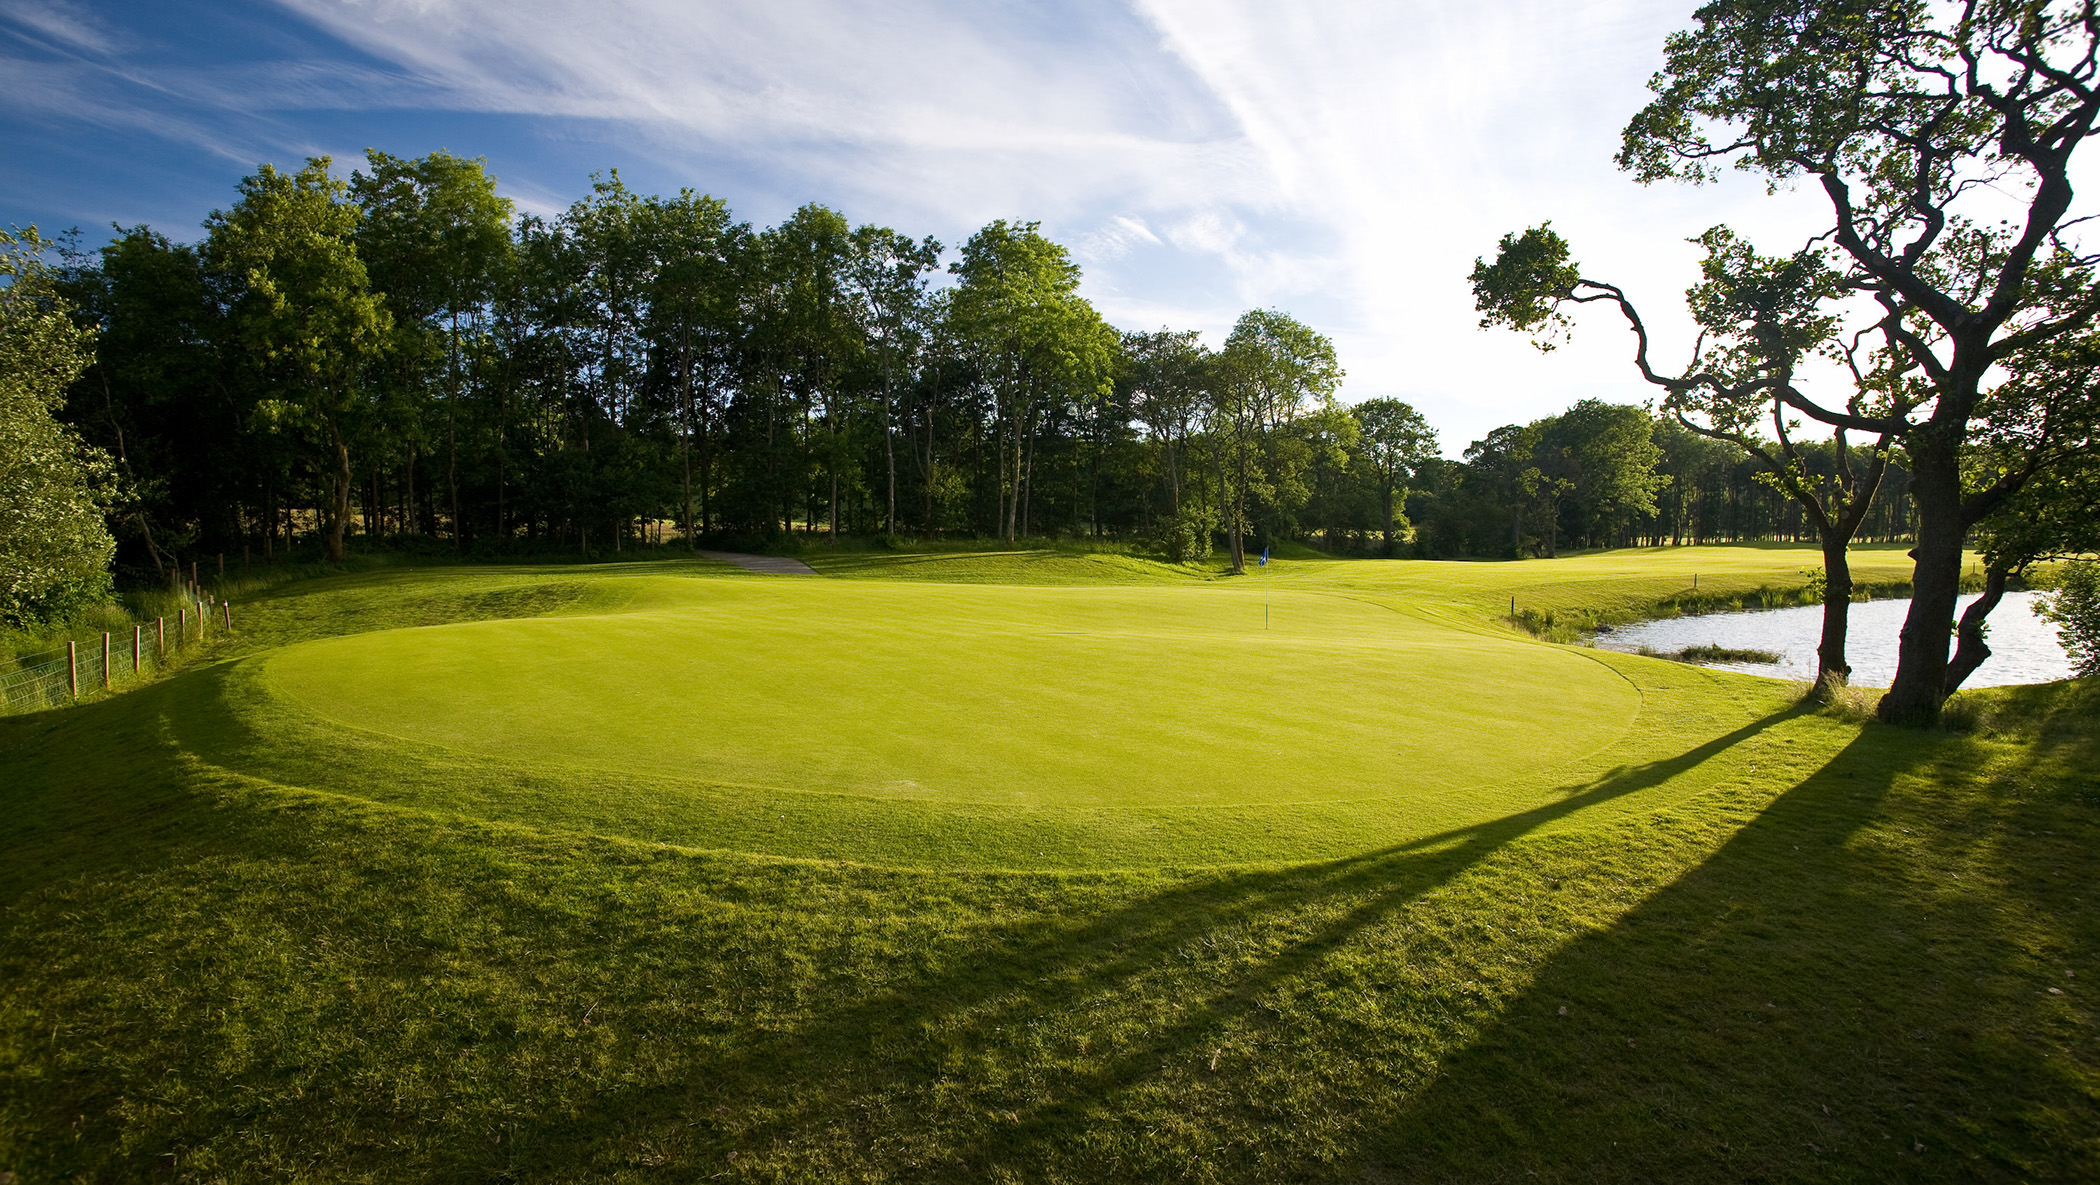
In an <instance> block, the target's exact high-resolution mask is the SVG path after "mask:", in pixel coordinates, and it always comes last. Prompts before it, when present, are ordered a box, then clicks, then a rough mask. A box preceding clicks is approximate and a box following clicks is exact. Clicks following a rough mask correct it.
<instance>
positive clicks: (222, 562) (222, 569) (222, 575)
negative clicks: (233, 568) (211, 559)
mask: <svg viewBox="0 0 2100 1185" xmlns="http://www.w3.org/2000/svg"><path fill="white" fill-rule="evenodd" d="M219 579H220V580H224V579H226V553H225V552H223V551H222V552H220V553H219Z"/></svg>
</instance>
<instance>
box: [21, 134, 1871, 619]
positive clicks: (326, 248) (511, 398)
mask: <svg viewBox="0 0 2100 1185" xmlns="http://www.w3.org/2000/svg"><path fill="white" fill-rule="evenodd" d="M232 199H233V200H232V201H231V203H230V204H229V205H228V207H227V208H226V209H223V210H219V211H214V212H213V213H211V214H210V216H209V217H208V218H207V219H206V220H205V222H204V230H205V233H204V235H203V237H202V238H201V239H200V240H198V241H196V242H190V243H185V242H181V241H178V240H177V239H175V238H172V237H170V236H169V235H167V234H165V233H162V232H160V231H157V230H154V229H152V228H149V227H145V226H140V227H135V228H130V229H121V228H120V229H119V230H118V231H117V233H116V236H115V237H114V238H113V239H112V240H111V241H110V242H108V243H107V244H106V245H104V246H102V247H100V248H99V249H95V250H88V249H86V248H85V247H84V245H83V244H82V243H81V242H80V241H79V240H78V239H77V238H74V239H71V240H68V241H66V242H65V243H64V244H63V245H64V246H65V248H66V249H65V251H64V254H63V259H64V264H63V266H62V267H59V268H57V269H55V270H54V271H53V273H52V283H51V291H52V292H53V293H54V294H55V295H54V296H53V298H52V299H53V301H54V303H56V304H57V305H59V306H61V307H64V308H65V309H67V310H68V311H69V312H70V315H71V316H72V317H73V318H74V320H75V322H76V324H77V325H79V326H80V327H81V328H83V329H85V330H89V331H91V332H92V336H91V338H86V340H88V341H91V345H90V346H89V347H88V348H89V349H90V350H91V356H90V357H89V358H88V359H87V360H86V363H87V364H86V365H85V367H84V369H82V370H81V371H80V372H79V376H78V378H77V379H75V380H74V381H72V383H71V385H70V387H69V389H68V391H67V394H66V396H65V398H64V401H63V406H62V408H60V409H59V412H58V414H59V416H60V418H61V419H62V420H64V421H65V422H66V423H68V424H70V425H71V426H72V427H73V428H74V429H75V430H76V431H77V432H78V434H79V435H80V436H81V437H82V438H84V440H85V441H86V442H87V443H88V444H90V445H92V446H94V448H95V449H97V450H99V451H100V453H101V454H103V455H105V457H106V460H107V465H106V467H105V468H106V471H107V472H106V481H105V485H106V487H107V488H106V489H105V490H104V492H103V495H102V496H103V498H104V503H105V506H106V510H107V513H108V521H109V522H110V524H111V527H112V530H113V532H114V534H115V536H116V540H117V545H118V551H117V557H118V565H119V568H120V570H126V571H130V572H132V573H133V574H134V575H136V576H139V577H141V578H147V577H152V576H157V575H160V574H164V573H165V572H167V571H169V570H170V569H171V567H172V565H173V564H174V563H175V562H176V561H177V560H178V559H179V558H181V557H185V556H190V557H193V556H195V555H196V554H199V553H205V554H209V553H214V552H218V553H224V552H236V553H238V552H241V551H243V550H244V549H246V550H247V551H248V552H249V553H250V554H253V555H255V556H257V557H269V556H278V555H282V554H285V553H288V552H294V551H303V550H308V549H315V550H319V551H320V552H323V553H325V554H327V555H328V556H331V557H335V556H340V555H341V554H342V552H343V550H344V549H345V548H346V547H359V548H362V547H381V546H420V547H429V548H457V549H460V550H463V551H471V552H476V553H490V552H498V551H504V550H543V549H555V548H560V549H566V550H571V551H582V552H587V553H600V552H603V553H613V552H619V551H622V550H625V549H629V548H632V547H634V546H636V545H637V544H644V543H647V544H662V543H669V542H680V541H700V540H712V541H718V542H729V543H737V544H744V545H754V546H756V545H763V544H765V543H767V542H769V541H777V540H779V538H780V537H781V536H783V535H786V534H789V533H794V534H798V535H806V536H815V537H817V538H818V539H823V538H833V539H836V538H841V537H845V536H899V535H908V536H916V537H940V536H974V537H985V538H1000V539H1005V540H1018V539H1021V538H1024V537H1042V536H1088V537H1099V538H1108V539H1116V540H1124V541H1128V542H1130V543H1132V544H1133V545H1136V546H1141V547H1145V548H1148V549H1152V550H1155V551H1157V552H1159V553H1162V554H1166V555H1168V556H1170V557H1172V558H1174V559H1177V560H1179V559H1191V558H1198V557H1201V556H1206V555H1210V554H1213V553H1214V551H1220V550H1222V551H1223V552H1224V553H1225V554H1226V555H1227V556H1228V557H1229V558H1230V560H1231V562H1232V563H1233V564H1234V566H1239V565H1240V564H1241V563H1242V562H1243V560H1244V556H1245V555H1246V553H1247V551H1248V549H1249V548H1250V547H1252V548H1254V549H1256V550H1258V549H1259V548H1260V547H1262V546H1265V545H1267V544H1268V543H1269V542H1271V541H1273V540H1278V539H1289V538H1294V539H1301V540H1307V541H1310V542H1314V543H1316V544H1317V545H1319V546H1322V547H1325V548H1328V549H1331V550H1335V551H1339V552H1348V553H1359V554H1363V553H1375V554H1408V555H1422V556H1453V557H1456V556H1482V557H1485V556H1514V555H1529V554H1541V555H1549V554H1553V553H1554V552H1555V551H1557V550H1560V549H1567V548H1576V547H1596V546H1614V545H1628V544H1642V543H1694V542H1708V541H1715V540H1742V539H1771V538H1786V539H1797V538H1804V539H1805V538H1813V537H1814V536H1813V528H1812V527H1811V526H1810V525H1809V524H1807V523H1804V522H1803V521H1802V518H1801V512H1800V508H1799V506H1798V505H1796V504H1795V503H1794V502H1792V501H1790V500H1789V499H1788V498H1787V497H1785V496H1784V495H1782V494H1781V493H1779V492H1777V491H1776V490H1775V489H1773V488H1772V487H1771V486H1770V485H1769V484H1768V483H1767V482H1765V481H1763V480H1760V478H1759V477H1758V468H1757V466H1756V465H1755V464H1753V463H1752V461H1751V460H1750V459H1749V458H1747V457H1746V456H1745V455H1744V453H1743V452H1742V450H1740V449H1737V448H1734V447H1732V446H1730V445H1727V444H1725V443H1723V442H1720V441H1716V440H1712V439H1707V438H1703V437H1701V436H1698V435H1695V434H1694V433H1692V432H1689V431H1686V430H1684V429H1683V428H1682V427H1681V426H1678V425H1676V424H1674V423H1672V422H1669V421H1666V420H1662V419H1658V418H1657V417H1656V416H1654V415H1652V414H1651V413H1650V412H1649V411H1648V410H1646V409H1645V408H1643V407H1640V406H1632V405H1611V404H1605V403H1600V402H1595V401H1583V402H1579V403H1576V404H1574V405H1573V406H1571V407H1569V408H1568V409H1567V410H1566V411H1564V412H1562V413H1561V414H1559V415H1555V416H1549V417H1547V418H1545V419H1541V420H1538V421H1535V422H1532V423H1528V424H1510V425H1507V426H1505V427H1502V428H1498V429H1496V430H1495V431H1493V432H1491V433H1489V434H1488V435H1487V436H1486V438H1484V439H1482V440H1478V441H1474V442H1472V443H1471V444H1470V445H1469V446H1468V447H1467V448H1466V449H1465V450H1464V459H1463V460H1461V461H1451V460H1446V459H1444V458H1443V456H1442V449H1441V447H1440V445H1439V442H1438V440H1437V436H1436V433H1435V431H1434V430H1433V429H1432V428H1431V426H1430V425H1429V424H1427V423H1426V422H1425V421H1424V419H1423V417H1422V416H1421V415H1420V414H1419V413H1417V411H1416V410H1415V409H1414V408H1412V407H1410V406H1409V405H1408V404H1406V403H1404V402H1401V401H1399V400H1397V399H1386V398H1377V399H1368V400H1364V401H1362V402H1358V403H1355V404H1353V405H1349V406H1343V405H1341V404H1340V403H1339V402H1338V401H1337V399H1336V398H1335V390H1336V388H1337V385H1338V383H1339V382H1340V380H1341V378H1342V376H1343V368H1342V363H1341V360H1340V359H1338V358H1337V357H1336V354H1335V350H1334V347H1333V345H1332V343H1331V342H1330V341H1329V340H1328V339H1327V338H1326V337H1325V336H1323V335H1322V334H1320V333H1319V332H1317V331H1316V330H1315V329H1314V328H1312V327H1310V326H1307V325H1305V324H1303V323H1301V322H1299V321H1298V320H1296V319H1294V318H1293V317H1291V316H1289V315H1288V314H1286V313H1283V312H1279V311H1276V310H1273V309H1257V310H1253V311H1250V312H1248V313H1246V314H1245V315H1244V316H1242V317H1241V318H1240V319H1239V322H1238V324H1237V325H1236V326H1235V327H1234V329H1233V331H1232V333H1231V335H1230V336H1229V337H1228V338H1227V339H1226V340H1225V342H1224V343H1223V344H1222V346H1221V347H1220V348H1216V349H1212V348H1208V347H1207V346H1206V345H1205V344H1203V342H1201V341H1200V340H1199V337H1198V335H1197V334H1196V333H1194V332H1193V331H1176V330H1174V329H1172V328H1162V329H1156V330H1154V329H1144V330H1119V329H1117V328H1115V327H1112V326H1110V325H1109V324H1107V323H1106V322H1105V321H1104V320H1103V319H1102V317H1101V316H1100V314H1099V313H1098V312H1097V311H1096V310H1095V309H1094V308H1093V307H1092V306H1091V305H1090V304H1089V303H1088V302H1087V300H1086V299H1085V298H1083V297H1082V296H1080V295H1079V284H1080V271H1079V268H1078V267H1077V266H1076V265H1075V264H1074V262H1073V260H1072V258H1071V255H1070V253H1069V252H1068V251H1067V250H1066V249H1065V248H1064V247H1062V246H1060V245H1058V244H1057V243H1054V242H1052V241H1050V240H1049V239H1047V238H1045V237H1044V236H1043V235H1042V234H1041V233H1040V231H1039V229H1038V226H1037V225H1036V224H1035V223H1030V222H1006V221H997V222H993V223H991V224H989V225H987V226H985V227H984V228H983V229H981V230H979V231H978V232H977V233H975V234H974V235H972V236H971V237H970V238H969V240H968V241H967V242H965V243H963V244H961V245H960V247H959V248H958V249H954V250H949V249H946V248H945V247H944V245H943V244H941V243H938V242H936V241H934V240H933V239H931V238H916V239H915V238H912V237H910V236H909V235H907V234H904V233H900V232H898V231H895V230H892V229H890V228H888V227H880V226H854V225H852V224H851V223H850V222H849V221H848V220H847V219H846V218H845V217H844V216H842V215H841V214H839V213H838V212H836V211H833V210H830V209H827V208H825V207H823V206H819V205H810V206H805V207H803V208H802V209H801V210H799V211H797V212H796V213H795V214H794V215H793V216H792V217H790V218H788V219H787V220H785V221H783V222H781V223H780V224H779V225H777V226H773V227H767V228H755V227H753V226H751V225H750V224H748V223H744V222H739V221H737V220H736V218H735V216H734V215H733V214H732V212H731V211H730V209H729V207H728V206H727V205H726V204H725V203H723V202H722V201H720V200H718V199H716V198H713V197H708V196H705V195H702V194H697V193H693V192H691V191H686V192H681V193H678V194H676V195H673V196H669V197H663V196H649V195H643V194H638V193H635V192H633V191H631V190H630V189H629V188H628V187H627V186H626V185H625V184H624V183H623V182H622V181H621V180H620V178H619V176H618V174H617V173H615V174H613V175H611V176H609V177H603V178H599V179H596V181H595V183H594V185H593V187H592V190H591V193H590V195H589V196H588V197H586V198H584V199H583V200H581V201H579V202H577V203H576V204H575V205H573V206H571V207H570V208H569V209H568V210H567V211H566V212H564V213H563V214H561V215H560V216H558V217H554V218H541V217H536V216H532V215H523V216H521V215H519V214H518V213H517V212H516V211H515V210H514V209H513V207H512V205H511V204H510V202H509V201H508V200H506V199H505V198H503V197H502V196H500V195H499V194H498V192H497V189H496V183H495V179H494V178H493V177H491V176H490V175H489V174H488V173H487V171H486V170H485V168H484V167H483V163H482V162H481V161H478V160H470V159H465V158H461V157H457V156H452V155H449V154H445V153H438V154H434V155H431V156H428V157H424V158H422V159H414V160H411V159H403V158H398V157H393V156H389V155H386V154H384V153H380V152H372V153H370V154H369V155H368V159H367V160H366V162H365V164H364V165H363V167H361V168H358V169H356V170H355V171H353V172H351V173H350V175H349V177H348V178H347V180H346V179H344V178H342V177H341V176H340V175H339V174H338V173H337V172H336V171H334V170H333V169H332V168H331V162H329V161H328V160H326V159H316V160H313V161H310V162H308V163H307V164H306V165H305V167H303V168H301V169H299V170H297V171H296V172H283V171H279V170H277V169H275V168H272V167H270V166H264V167H262V168H261V169H260V170H259V171H258V172H257V173H256V174H255V175H253V176H251V177H248V178H246V179H244V180H242V181H241V182H240V183H239V185H238V187H237V189H236V190H235V192H234V193H233V195H232ZM1831 447H1832V446H1830V445H1827V444H1826V445H1824V446H1822V448H1821V451H1818V449H1817V448H1816V446H1813V445H1810V446H1806V451H1805V456H1806V458H1807V463H1808V464H1809V465H1810V466H1811V467H1813V466H1817V465H1820V466H1823V467H1825V468H1828V467H1830V466H1831V465H1832V463H1833V460H1834V458H1833V456H1832V455H1830V449H1831ZM1904 491H1905V474H1904V473H1903V472H1902V471H1901V469H1900V468H1897V469H1894V470H1893V471H1892V472H1891V473H1890V474H1889V476H1888V478H1887V479H1886V480H1885V481H1884V482H1883V483H1882V486H1881V488H1880V490H1879V492H1878V493H1877V494H1876V495H1875V506H1874V508H1873V511H1872V512H1871V513H1870V514H1869V515H1868V516H1867V518H1866V520H1865V523H1864V524H1863V526H1862V528H1861V530H1860V533H1859V534H1860V537H1861V538H1863V539H1892V538H1901V537H1904V536H1905V535H1906V534H1907V533H1908V532H1909V531H1910V530H1911V525H1912V524H1911V523H1910V521H1909V518H1908V513H1907V502H1906V499H1905V498H1904Z"/></svg>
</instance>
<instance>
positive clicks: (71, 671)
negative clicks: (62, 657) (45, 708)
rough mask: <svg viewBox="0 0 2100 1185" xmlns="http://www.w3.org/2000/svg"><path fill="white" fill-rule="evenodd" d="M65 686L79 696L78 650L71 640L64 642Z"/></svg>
mask: <svg viewBox="0 0 2100 1185" xmlns="http://www.w3.org/2000/svg"><path fill="white" fill-rule="evenodd" d="M66 687H67V689H68V690H70V691H71V692H72V693H73V698H74V699H79V698H80V652H79V650H78V648H77V647H76V646H75V644H74V643H72V642H68V643H66Z"/></svg>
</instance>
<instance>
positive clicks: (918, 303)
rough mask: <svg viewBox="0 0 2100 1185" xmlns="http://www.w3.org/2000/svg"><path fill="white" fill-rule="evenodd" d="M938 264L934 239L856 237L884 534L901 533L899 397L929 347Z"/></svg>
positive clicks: (855, 281) (856, 279)
mask: <svg viewBox="0 0 2100 1185" xmlns="http://www.w3.org/2000/svg"><path fill="white" fill-rule="evenodd" d="M940 259H941V244H940V242H939V241H938V240H936V239H935V238H933V236H931V235H928V236H927V237H926V238H924V239H921V240H919V241H917V242H914V241H912V239H911V237H910V236H908V235H901V234H898V233H897V232H896V231H893V230H891V229H890V228H888V227H886V226H863V227H859V228H857V229H856V230H854V232H853V253H852V262H851V264H850V265H849V269H850V276H849V279H850V282H851V284H852V286H853V290H854V294H855V296H856V297H857V307H858V308H859V310H860V312H861V316H862V317H863V318H864V323H863V324H862V326H861V333H862V336H863V337H864V338H865V339H866V340H867V341H868V343H869V348H870V352H871V353H872V354H873V357H874V362H875V372H876V375H877V376H878V380H879V382H880V384H881V395H882V468H883V518H882V524H883V526H882V529H883V532H884V533H885V534H895V533H896V531H897V391H898V388H899V387H901V386H903V385H904V382H905V379H906V376H907V375H908V374H910V372H911V370H912V369H913V366H914V363H916V362H917V361H918V358H919V355H920V352H921V351H922V350H924V348H925V346H926V340H927V337H928V335H929V333H930V330H931V320H932V317H931V311H932V308H931V305H930V304H929V303H928V299H927V288H926V275H927V273H928V272H930V271H932V270H933V269H934V268H936V267H938V266H940Z"/></svg>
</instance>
